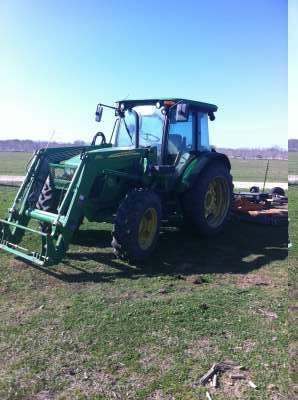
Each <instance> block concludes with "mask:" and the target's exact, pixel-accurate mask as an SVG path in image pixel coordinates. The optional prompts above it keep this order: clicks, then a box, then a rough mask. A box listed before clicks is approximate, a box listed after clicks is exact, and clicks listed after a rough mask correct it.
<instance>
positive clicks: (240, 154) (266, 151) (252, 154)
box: [0, 139, 298, 160]
mask: <svg viewBox="0 0 298 400" xmlns="http://www.w3.org/2000/svg"><path fill="white" fill-rule="evenodd" d="M85 145H86V143H85V142H84V141H82V140H76V141H74V142H73V143H57V142H50V143H49V144H48V142H46V141H34V140H19V139H11V140H0V151H24V152H27V153H33V152H34V151H35V150H38V149H41V148H43V147H47V146H49V147H63V146H85ZM291 146H292V149H293V151H298V140H295V139H291V140H289V150H290V147H291ZM216 150H217V151H220V152H222V153H224V154H226V155H227V156H228V157H230V158H241V159H258V158H264V159H277V160H286V159H287V158H288V152H287V150H284V149H281V148H280V147H271V148H255V149H249V148H239V149H229V148H217V147H216ZM290 151H291V150H290Z"/></svg>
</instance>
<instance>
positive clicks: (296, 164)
mask: <svg viewBox="0 0 298 400" xmlns="http://www.w3.org/2000/svg"><path fill="white" fill-rule="evenodd" d="M289 175H298V151H297V152H296V151H295V152H294V151H292V152H289Z"/></svg>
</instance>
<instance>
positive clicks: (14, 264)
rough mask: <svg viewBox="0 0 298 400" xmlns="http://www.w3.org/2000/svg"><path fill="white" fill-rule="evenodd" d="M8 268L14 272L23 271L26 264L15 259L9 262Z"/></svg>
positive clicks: (26, 266) (26, 267)
mask: <svg viewBox="0 0 298 400" xmlns="http://www.w3.org/2000/svg"><path fill="white" fill-rule="evenodd" d="M9 266H10V268H11V269H13V270H14V271H24V270H26V269H28V264H26V263H24V262H23V261H21V260H16V259H15V258H13V259H11V260H10V262H9Z"/></svg>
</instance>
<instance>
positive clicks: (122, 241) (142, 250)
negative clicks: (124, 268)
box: [112, 189, 161, 261]
mask: <svg viewBox="0 0 298 400" xmlns="http://www.w3.org/2000/svg"><path fill="white" fill-rule="evenodd" d="M160 221H161V203H160V199H159V197H158V196H157V195H156V194H155V193H154V192H152V191H150V190H146V189H134V190H132V191H131V192H129V193H128V194H127V195H126V197H125V198H124V200H123V201H122V202H121V204H120V206H119V208H118V211H117V214H116V218H115V223H114V229H113V240H112V247H113V251H114V254H115V255H116V256H117V257H118V258H121V259H125V260H128V261H142V260H144V259H145V258H147V257H148V256H149V255H150V254H151V253H152V252H153V250H154V249H155V246H156V244H157V240H158V236H159V229H160Z"/></svg>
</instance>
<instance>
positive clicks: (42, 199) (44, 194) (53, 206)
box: [36, 180, 58, 233]
mask: <svg viewBox="0 0 298 400" xmlns="http://www.w3.org/2000/svg"><path fill="white" fill-rule="evenodd" d="M57 206H58V202H57V200H56V198H55V196H54V193H53V190H52V188H51V185H50V183H49V180H46V182H45V184H44V186H43V188H42V191H41V193H40V196H39V198H38V201H37V203H36V208H38V209H39V210H42V211H47V212H52V213H56V212H57ZM40 227H41V230H42V232H45V233H49V232H50V231H51V224H49V223H47V222H40Z"/></svg>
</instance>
